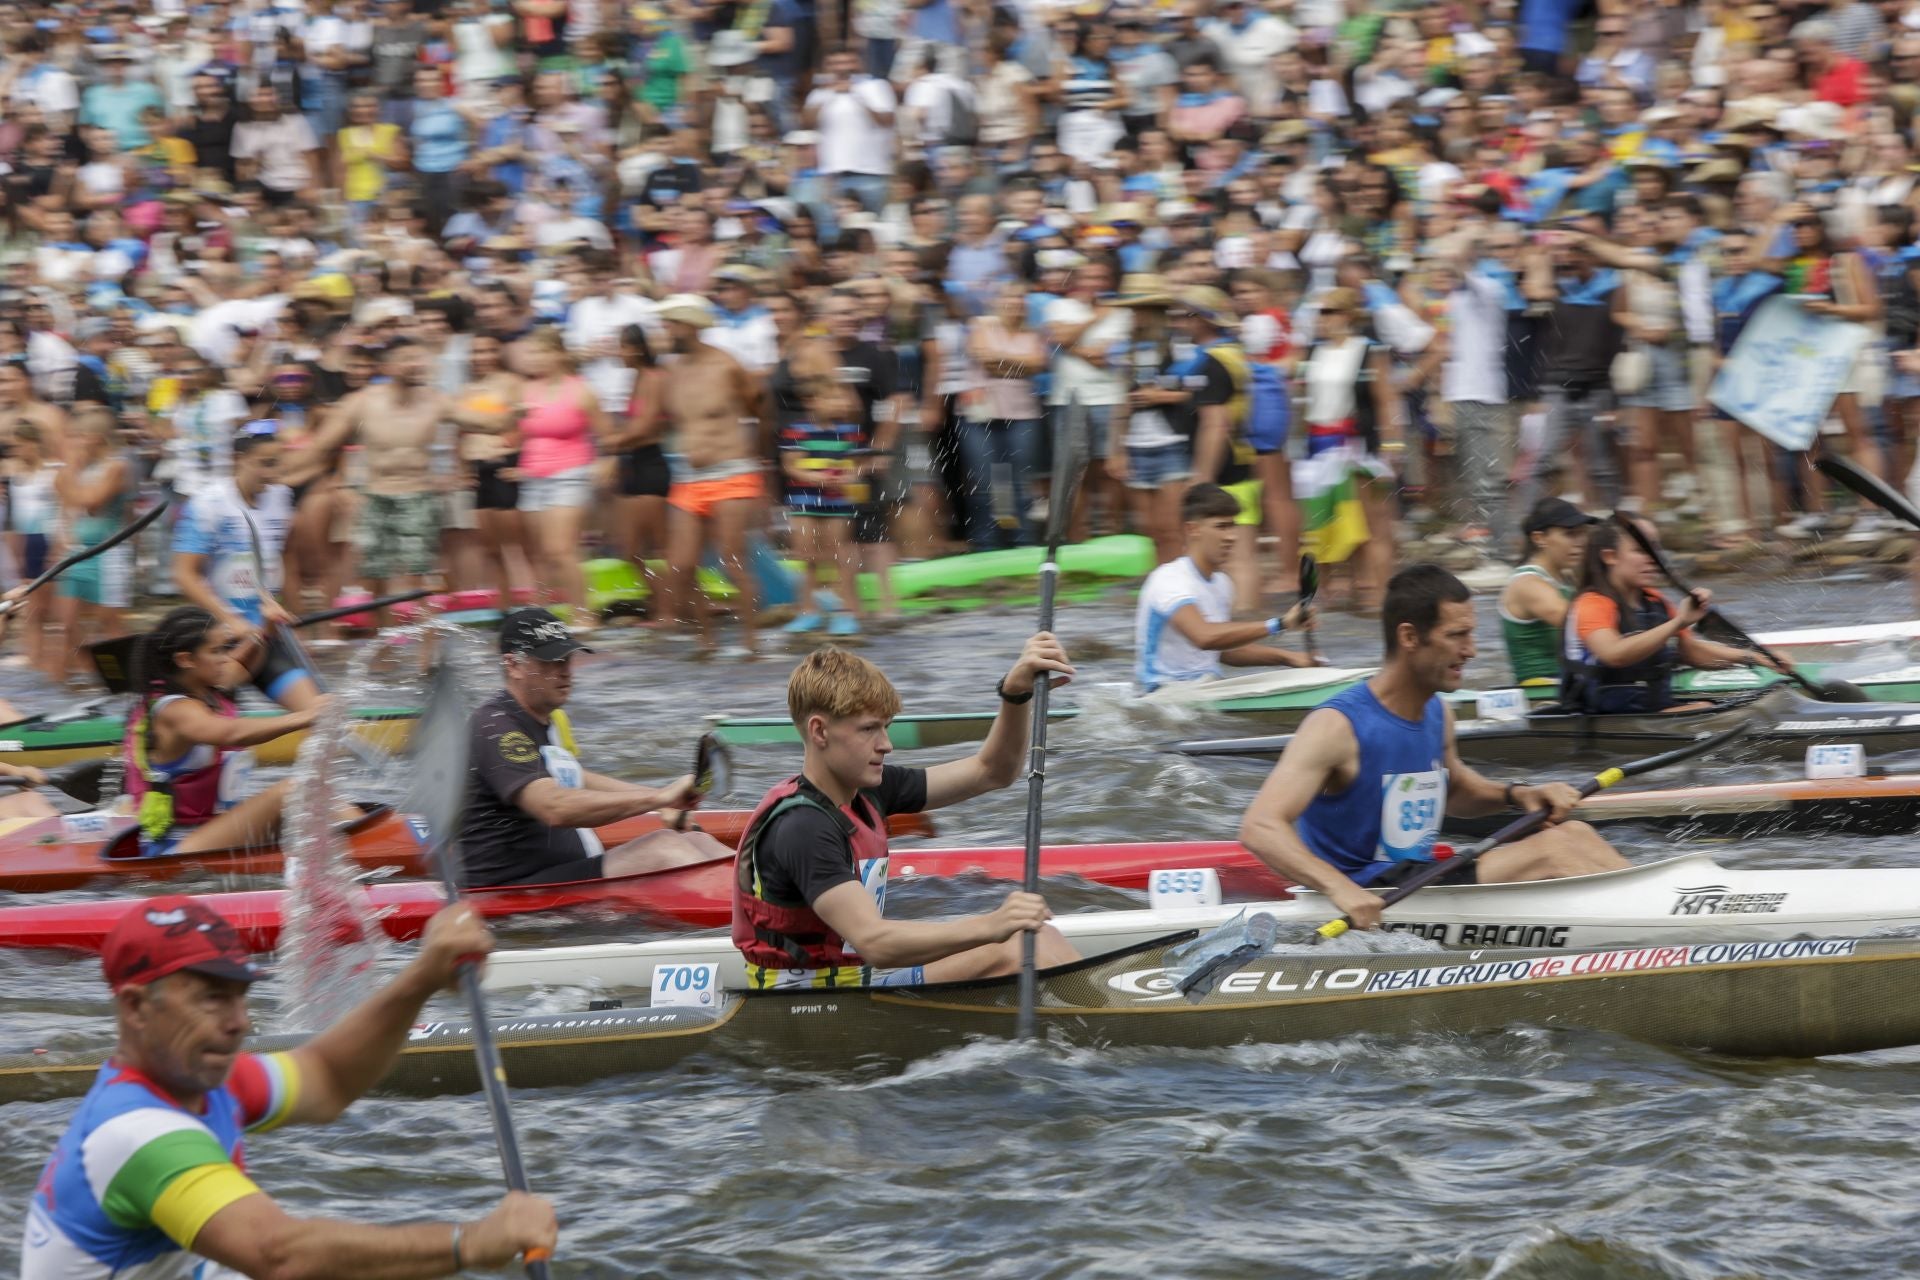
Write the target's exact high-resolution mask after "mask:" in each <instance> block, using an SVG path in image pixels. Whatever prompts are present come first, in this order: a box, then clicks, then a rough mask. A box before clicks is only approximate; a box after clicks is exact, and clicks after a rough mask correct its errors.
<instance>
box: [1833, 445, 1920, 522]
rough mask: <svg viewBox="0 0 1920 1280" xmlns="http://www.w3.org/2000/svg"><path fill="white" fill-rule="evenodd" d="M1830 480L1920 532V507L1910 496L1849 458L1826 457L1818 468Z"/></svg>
mask: <svg viewBox="0 0 1920 1280" xmlns="http://www.w3.org/2000/svg"><path fill="white" fill-rule="evenodd" d="M1814 465H1815V466H1817V467H1819V468H1820V470H1821V472H1822V474H1824V475H1825V476H1826V477H1827V478H1828V479H1829V480H1833V481H1836V482H1838V483H1840V484H1843V485H1845V486H1846V487H1847V488H1849V489H1851V490H1853V492H1854V493H1855V494H1857V495H1859V496H1860V497H1861V498H1864V499H1866V500H1867V501H1868V502H1871V503H1872V504H1873V505H1874V506H1876V507H1880V508H1882V509H1883V510H1885V511H1887V512H1889V513H1891V514H1893V515H1896V516H1898V517H1900V518H1901V519H1902V520H1905V521H1906V522H1907V523H1908V524H1910V525H1912V526H1913V527H1914V528H1916V529H1920V507H1916V506H1914V504H1913V502H1912V501H1911V500H1910V499H1908V497H1907V495H1906V494H1904V493H1901V492H1900V491H1899V490H1898V489H1895V488H1894V487H1893V486H1892V485H1890V484H1888V483H1887V482H1886V481H1884V480H1882V479H1881V478H1880V477H1879V476H1876V475H1874V474H1872V473H1871V472H1868V471H1863V470H1861V469H1860V468H1859V467H1857V466H1855V465H1854V464H1853V463H1851V462H1849V461H1847V460H1846V459H1845V458H1836V457H1834V456H1833V455H1832V454H1826V455H1824V456H1822V457H1821V459H1820V460H1819V461H1818V462H1816V463H1815V464H1814Z"/></svg>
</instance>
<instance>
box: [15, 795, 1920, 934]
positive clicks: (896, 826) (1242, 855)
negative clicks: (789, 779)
mask: <svg viewBox="0 0 1920 1280" xmlns="http://www.w3.org/2000/svg"><path fill="white" fill-rule="evenodd" d="M1916 801H1920V775H1915V774H1907V775H1901V776H1895V777H1880V778H1840V779H1831V780H1815V781H1809V780H1790V781H1782V782H1752V783H1732V784H1725V785H1719V786H1705V787H1674V788H1668V789H1661V790H1649V791H1603V792H1600V793H1599V794H1597V795H1594V796H1592V797H1589V798H1588V799H1587V800H1585V801H1583V802H1582V803H1581V805H1580V807H1579V808H1578V810H1577V811H1576V812H1577V814H1578V816H1579V817H1580V818H1582V819H1584V820H1585V821H1588V822H1592V823H1597V824H1601V825H1608V824H1614V823H1624V822H1633V823H1640V824H1650V825H1659V826H1663V827H1668V828H1680V829H1683V830H1686V831H1688V832H1694V831H1698V832H1711V833H1713V834H1716V835H1747V834H1753V833H1759V832H1766V833H1770V834H1777V833H1781V832H1787V831H1808V832H1819V833H1822V834H1833V833H1837V832H1848V833H1852V834H1865V835H1894V834H1900V833H1904V832H1911V831H1914V830H1920V803H1916ZM1511 816H1512V815H1511V814H1497V815H1491V816H1488V817H1484V818H1472V819H1464V820H1461V819H1453V818H1449V819H1448V820H1447V822H1446V825H1445V827H1444V828H1443V829H1444V830H1445V831H1447V832H1449V833H1451V834H1456V835H1463V836H1465V835H1474V836H1477V835H1485V834H1487V833H1488V832H1490V831H1492V830H1493V829H1494V828H1496V827H1498V826H1500V825H1503V824H1504V823H1505V822H1506V821H1508V820H1509V819H1510V818H1511ZM745 817H746V815H745V814H744V813H722V812H713V813H706V814H703V815H702V816H701V822H702V824H703V825H705V826H706V827H707V828H708V830H709V831H711V832H712V833H713V835H714V836H715V838H717V839H720V840H722V841H724V842H726V843H728V844H732V843H734V842H735V841H736V840H737V839H738V838H739V834H740V829H741V827H742V826H743V824H744V820H745ZM57 821H58V820H57V819H52V820H37V821H34V820H23V821H22V823H21V825H20V826H19V827H17V828H16V830H15V831H14V832H6V831H5V830H4V828H0V868H4V867H5V866H6V865H7V863H8V861H9V859H10V858H11V856H12V855H11V854H10V853H9V852H8V850H9V847H10V846H11V844H12V841H13V839H14V838H15V837H16V836H17V835H19V834H20V833H21V832H22V831H29V832H30V831H31V830H32V829H42V830H44V829H45V827H44V824H46V823H50V822H57ZM354 825H355V827H357V828H358V831H357V833H351V832H350V833H348V839H349V857H351V858H352V859H353V860H354V861H355V862H357V863H358V864H359V865H360V866H362V867H364V868H367V869H368V870H378V871H386V870H388V869H401V870H404V871H405V872H406V873H408V874H413V873H417V872H420V871H424V870H425V868H423V867H422V866H421V865H420V852H419V847H418V844H417V842H415V841H414V840H413V837H412V835H411V832H410V831H409V830H408V829H407V824H406V823H405V821H404V820H402V819H399V818H396V817H395V816H394V815H392V814H391V813H385V812H383V813H379V814H375V815H372V816H370V817H369V818H367V819H363V820H362V821H361V822H360V823H357V824H354ZM655 826H657V823H655V822H654V821H652V820H650V819H634V820H632V821H630V822H628V823H622V824H619V825H618V826H616V827H610V828H606V829H603V831H602V832H601V835H602V838H603V841H604V842H608V843H612V842H617V841H618V840H622V839H631V838H632V837H633V836H634V835H638V834H641V833H643V832H644V831H647V830H652V829H654V827H655ZM892 828H893V834H895V835H896V836H899V835H909V834H920V835H925V834H930V833H931V824H929V823H926V822H924V821H923V820H921V819H920V816H919V815H904V814H899V815H895V816H894V818H893V819H892ZM93 856H96V857H97V856H98V855H97V853H96V854H94V855H93ZM274 859H277V855H276V854H274V853H272V852H270V851H263V852H261V853H257V854H252V855H245V854H231V855H212V860H210V861H203V862H201V863H198V864H186V863H179V864H176V865H174V866H172V867H170V868H165V869H164V870H163V871H162V874H170V873H178V872H181V871H185V870H187V869H188V867H189V866H190V865H198V866H200V867H202V868H203V869H207V868H211V869H218V870H221V871H224V872H227V873H230V874H239V873H250V872H252V871H255V870H258V869H260V868H261V867H262V866H263V865H265V866H268V867H271V868H273V869H276V870H277V869H278V863H277V861H275V860H274ZM164 861H165V860H160V859H114V860H112V862H111V864H110V865H111V869H112V871H114V872H123V869H125V868H126V867H127V865H128V864H129V863H131V864H132V867H131V869H132V870H133V871H134V872H135V873H138V872H139V871H140V870H141V869H142V867H143V866H146V865H151V864H153V863H155V862H164ZM893 864H894V865H893V869H892V873H891V874H892V878H893V879H895V880H910V879H913V878H916V877H926V876H952V875H961V874H976V875H982V876H986V877H988V878H991V879H1001V880H1018V879H1020V878H1021V876H1022V874H1023V869H1024V851H1023V850H1022V849H1021V848H1019V847H1017V846H1015V847H998V848H996V847H987V848H968V849H929V848H912V849H900V850H896V851H895V853H894V857H893ZM1041 866H1042V867H1043V868H1044V869H1045V871H1046V873H1047V874H1048V875H1050V876H1066V875H1072V876H1078V877H1080V878H1081V879H1083V880H1088V881H1092V882H1093V883H1095V884H1104V885H1109V886H1112V887H1114V888H1118V889H1131V890H1144V889H1146V888H1148V887H1149V882H1150V879H1151V877H1152V876H1153V874H1154V873H1155V872H1158V871H1186V870H1208V869H1211V870H1214V871H1216V872H1218V873H1219V877H1220V884H1221V891H1222V892H1223V893H1225V894H1227V895H1229V896H1232V897H1241V896H1257V895H1263V894H1273V893H1278V892H1283V887H1282V884H1281V882H1280V881H1279V880H1277V879H1275V878H1274V877H1273V876H1272V874H1271V873H1270V872H1268V871H1267V870H1266V869H1265V868H1264V867H1263V866H1262V865H1261V864H1260V863H1259V861H1258V860H1257V859H1256V858H1254V856H1253V855H1252V854H1250V853H1248V852H1247V851H1246V849H1245V848H1244V847H1242V846H1241V845H1240V844H1239V843H1238V842H1237V841H1232V840H1194V841H1169V842H1140V843H1120V844H1080V845H1056V846H1052V847H1049V848H1046V849H1044V850H1043V851H1042V854H1041ZM730 867H731V863H730V862H729V861H728V860H727V859H724V858H722V859H716V860H714V861H712V862H705V863H694V864H690V865H688V866H684V867H676V868H673V869H671V870H668V871H661V872H655V873H652V874H650V875H641V876H626V877H622V878H619V879H613V880H591V881H582V882H579V883H575V884H557V885H540V886H534V887H525V888H516V889H476V890H473V891H472V897H473V900H474V903H475V905H476V906H477V907H478V908H479V909H480V910H481V911H482V912H483V913H484V914H486V915H487V916H489V917H491V918H501V917H506V916H519V915H531V914H539V913H546V912H556V911H570V910H581V909H588V910H597V911H599V912H602V913H629V912H631V913H639V914H645V915H650V916H654V917H660V918H666V919H672V920H677V921H680V922H682V923H685V924H692V925H701V926H711V925H716V924H725V923H727V921H728V918H729V910H730V901H731V900H730V896H729V895H730V893H731V890H732V886H731V882H730V880H729V878H728V876H729V870H730ZM365 892H366V894H367V901H368V904H369V906H371V907H373V908H374V909H376V910H377V911H378V912H379V913H380V921H381V927H382V928H383V930H384V931H385V932H386V933H387V934H388V935H389V936H391V937H394V938H402V939H404V938H411V937H413V936H415V935H416V934H417V933H418V932H419V931H420V929H421V928H422V927H424V925H425V923H426V921H427V919H428V918H429V917H430V916H431V915H432V914H433V911H434V910H435V909H437V908H438V906H439V904H440V894H439V891H438V889H437V888H436V887H435V886H433V885H431V884H426V883H406V882H393V881H382V882H380V883H376V884H373V885H370V886H368V887H367V889H366V891H365ZM212 898H213V901H215V902H216V903H217V904H218V905H219V907H220V909H221V911H222V912H223V913H224V914H226V915H227V916H228V918H229V919H231V920H233V922H234V923H235V925H236V926H238V927H239V929H240V930H241V932H242V933H243V934H245V935H246V936H247V938H248V940H249V943H250V944H251V945H253V946H255V947H256V948H258V949H260V950H268V949H271V948H272V947H273V945H274V943H275V939H276V938H277V937H278V934H279V929H280V926H281V921H282V912H283V909H284V904H285V897H284V892H283V891H281V890H277V889H275V890H259V891H253V892H236V893H226V894H219V895H212ZM138 902H139V899H96V900H92V901H85V902H66V903H56V904H47V905H44V906H43V905H35V906H23V907H0V946H5V947H70V948H76V949H79V950H89V951H91V950H98V949H99V946H100V943H101V940H102V939H103V938H104V937H105V936H106V933H107V931H108V930H109V929H111V928H112V927H113V924H114V922H115V921H116V920H118V919H119V918H120V916H121V915H122V914H123V913H124V912H125V911H127V910H128V909H130V908H131V907H132V906H134V905H137V904H138ZM1077 918H1079V917H1070V919H1077Z"/></svg>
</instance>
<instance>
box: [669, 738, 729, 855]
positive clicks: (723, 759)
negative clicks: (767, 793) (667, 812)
mask: <svg viewBox="0 0 1920 1280" xmlns="http://www.w3.org/2000/svg"><path fill="white" fill-rule="evenodd" d="M732 792H733V756H732V755H731V754H730V753H729V752H728V751H727V744H726V743H724V742H722V741H720V739H719V738H718V737H717V736H715V735H714V734H711V733H703V734H701V735H700V745H699V747H697V748H696V749H695V750H694V753H693V796H694V802H695V803H698V802H699V801H701V800H705V799H707V798H708V797H709V796H711V797H713V798H714V799H716V800H717V799H720V798H722V797H724V796H727V795H730V794H732ZM692 820H693V805H692V804H689V805H688V806H687V807H686V808H684V809H682V810H680V812H678V813H676V814H674V815H673V829H674V830H675V831H685V830H686V829H687V824H688V823H689V822H691V821H692Z"/></svg>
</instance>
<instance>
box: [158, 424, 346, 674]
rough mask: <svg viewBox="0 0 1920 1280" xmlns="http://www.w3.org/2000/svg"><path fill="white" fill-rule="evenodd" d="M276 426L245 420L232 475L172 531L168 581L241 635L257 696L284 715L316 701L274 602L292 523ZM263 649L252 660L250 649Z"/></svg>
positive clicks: (197, 497)
mask: <svg viewBox="0 0 1920 1280" xmlns="http://www.w3.org/2000/svg"><path fill="white" fill-rule="evenodd" d="M279 431H280V424H279V423H278V422H276V421H275V420H273V419H271V418H263V419H260V420H258V421H255V422H249V423H248V424H247V425H246V426H244V427H242V428H240V430H239V431H238V432H237V433H236V434H235V435H234V437H233V443H232V450H233V475H232V477H231V478H230V479H226V480H215V481H213V482H211V483H210V484H208V485H207V486H206V487H204V488H202V489H201V490H200V491H199V492H198V493H196V494H194V496H193V497H192V498H191V499H189V500H188V502H187V505H186V509H185V510H184V511H182V513H181V515H180V522H179V523H178V524H177V525H175V526H174V532H173V581H174V583H175V585H177V586H178V587H179V588H180V594H181V595H183V596H185V597H186V598H187V600H188V601H190V602H191V603H193V604H197V605H199V606H200V607H201V608H203V609H206V610H207V611H208V612H210V613H212V614H213V616H214V617H216V618H218V619H220V620H221V621H222V622H225V623H226V624H227V625H228V626H230V627H232V628H233V630H234V633H235V634H236V635H237V636H239V637H240V644H241V648H242V652H241V653H240V655H239V657H240V660H241V661H242V662H243V663H245V664H246V666H247V668H248V669H249V670H251V671H253V673H254V677H253V683H254V685H255V687H257V688H258V689H259V690H260V692H262V693H264V694H266V695H267V696H268V697H269V698H272V699H273V700H274V701H275V702H277V703H279V704H280V705H281V706H283V707H285V708H286V709H287V710H289V711H304V710H306V709H307V708H308V707H310V706H312V705H313V704H314V702H315V701H316V700H317V699H318V698H319V696H320V689H319V686H317V685H316V684H315V683H314V680H313V676H312V675H311V674H310V673H309V672H308V671H307V669H306V667H305V666H304V665H303V664H302V663H301V661H300V659H299V657H298V655H296V654H295V653H293V652H292V648H291V646H289V645H287V644H286V643H285V642H284V641H281V640H279V639H278V637H277V635H276V631H277V629H278V628H279V627H281V626H283V625H285V624H286V623H289V622H292V621H293V619H292V617H291V616H290V615H289V614H288V613H287V611H286V610H285V609H284V608H282V607H281V606H280V603H279V601H277V600H276V599H275V598H274V593H275V592H276V591H278V590H279V589H280V583H281V557H282V555H283V553H284V551H285V548H286V543H287V530H288V529H289V528H291V527H292V525H293V491H292V490H291V489H289V488H287V486H286V485H284V484H281V483H280V482H279V477H280V463H281V452H282V448H281V444H280V440H279ZM256 649H259V650H264V655H265V656H264V657H262V658H261V659H260V661H259V662H258V663H255V662H254V661H253V652H254V651H255V650H256Z"/></svg>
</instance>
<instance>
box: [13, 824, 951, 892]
mask: <svg viewBox="0 0 1920 1280" xmlns="http://www.w3.org/2000/svg"><path fill="white" fill-rule="evenodd" d="M748 816H749V811H748V810H745V809H715V810H703V811H702V812H701V813H700V814H699V817H698V821H699V823H700V827H701V829H702V830H704V831H706V832H707V833H708V834H709V835H711V836H712V837H713V838H714V839H716V840H718V841H720V842H721V843H722V844H726V845H733V844H737V843H738V842H739V840H740V836H741V835H742V834H743V833H744V832H745V830H746V826H747V818H748ZM416 822H417V819H410V818H408V817H406V816H405V815H402V814H398V813H395V812H394V811H393V810H391V809H386V808H382V809H377V810H375V811H374V812H372V813H369V814H367V816H365V817H364V818H361V819H360V820H359V821H357V822H354V823H351V824H349V825H347V826H345V827H344V828H342V829H341V833H340V834H341V837H342V838H343V839H344V840H345V841H346V846H347V847H346V851H345V852H346V857H347V858H348V859H349V860H350V861H352V862H353V863H354V864H355V865H357V866H358V867H360V868H361V869H362V870H365V871H378V870H385V869H387V868H392V870H390V871H388V872H387V874H389V875H399V876H425V875H431V874H433V869H432V868H431V867H429V866H427V865H426V856H425V855H426V848H425V846H424V844H423V842H422V840H421V838H420V836H419V835H417V834H415V830H414V824H415V823H416ZM660 825H661V824H660V819H659V818H658V817H656V816H654V815H653V814H643V815H642V816H640V817H637V818H628V819H627V820H626V821H624V822H616V823H613V824H612V825H610V826H605V827H601V828H600V829H599V835H600V840H601V843H602V844H604V845H606V847H607V848H609V849H611V848H613V847H614V846H616V845H619V844H622V843H624V842H625V841H628V840H631V839H633V838H634V837H635V836H641V835H645V834H646V833H647V832H649V831H658V830H659V829H660ZM103 826H104V828H105V829H104V830H103V829H101V828H102V827H103ZM888 827H889V829H890V830H891V832H892V833H893V834H894V835H896V836H901V835H931V834H932V832H933V823H932V820H931V819H930V818H928V816H927V815H926V814H923V813H901V814H895V815H893V817H892V818H890V819H889V820H888ZM284 869H285V865H284V860H283V859H282V857H281V854H280V848H279V846H278V845H266V846H262V847H259V848H248V849H222V850H210V851H207V852H204V853H186V854H176V855H172V856H168V857H159V858H143V857H141V856H140V838H139V827H138V824H136V823H135V822H134V821H133V820H132V819H114V820H110V821H107V822H105V823H103V822H102V820H101V819H100V818H99V817H98V816H97V815H94V814H81V815H77V816H68V817H64V818H61V817H51V818H14V819H0V890H7V891H10V892H13V893H46V892H49V891H52V890H55V889H74V888H78V887H79V886H81V885H84V884H87V883H89V882H90V881H93V880H98V879H103V878H113V877H122V878H129V879H135V880H170V879H172V878H173V877H175V876H178V875H182V874H184V873H186V872H188V871H210V872H215V873H218V874H221V875H235V876H277V875H279V874H281V872H282V871H283V870H284Z"/></svg>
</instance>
